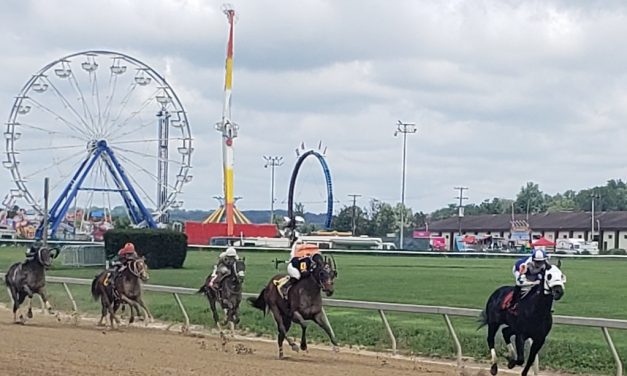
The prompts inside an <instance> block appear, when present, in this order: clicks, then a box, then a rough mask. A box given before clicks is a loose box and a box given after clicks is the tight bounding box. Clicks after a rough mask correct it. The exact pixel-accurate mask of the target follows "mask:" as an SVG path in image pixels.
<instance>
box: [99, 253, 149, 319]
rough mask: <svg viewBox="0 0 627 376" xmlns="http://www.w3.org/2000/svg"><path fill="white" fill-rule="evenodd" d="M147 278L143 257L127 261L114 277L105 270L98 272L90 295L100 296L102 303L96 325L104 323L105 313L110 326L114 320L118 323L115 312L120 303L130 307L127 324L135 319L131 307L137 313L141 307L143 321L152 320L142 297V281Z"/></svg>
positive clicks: (146, 268) (146, 267)
mask: <svg viewBox="0 0 627 376" xmlns="http://www.w3.org/2000/svg"><path fill="white" fill-rule="evenodd" d="M148 278H149V276H148V266H146V263H145V262H144V259H143V258H140V259H138V260H133V261H129V262H128V263H127V264H126V268H124V270H122V271H120V272H118V275H117V276H116V277H113V276H112V272H111V271H107V270H105V271H103V272H102V273H100V274H98V275H97V276H96V277H95V278H94V280H93V281H92V283H91V295H92V297H93V298H94V299H98V298H100V303H101V305H102V312H101V314H102V316H101V317H100V322H99V323H98V325H103V324H104V320H105V317H106V315H107V313H108V314H109V322H110V323H111V327H112V328H114V327H115V325H114V321H115V323H117V324H120V320H119V319H118V317H117V316H116V315H115V313H116V311H117V310H118V308H119V307H120V305H122V304H128V305H129V307H130V314H131V317H130V319H129V324H131V323H133V322H134V321H135V316H134V315H133V308H135V310H136V311H137V312H138V313H139V308H140V307H141V308H142V309H143V318H144V321H146V320H149V321H152V320H153V318H152V315H151V314H150V311H149V310H148V308H147V307H146V304H145V303H144V301H143V299H142V281H143V282H145V281H147V280H148Z"/></svg>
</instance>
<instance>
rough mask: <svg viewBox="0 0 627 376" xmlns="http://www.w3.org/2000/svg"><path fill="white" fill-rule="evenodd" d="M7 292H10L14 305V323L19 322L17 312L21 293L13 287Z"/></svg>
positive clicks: (8, 288)
mask: <svg viewBox="0 0 627 376" xmlns="http://www.w3.org/2000/svg"><path fill="white" fill-rule="evenodd" d="M7 290H8V291H9V296H10V297H11V302H12V303H13V321H15V322H17V310H18V308H19V304H17V302H18V296H19V292H18V291H17V289H16V288H15V287H13V286H12V285H11V286H10V287H7Z"/></svg>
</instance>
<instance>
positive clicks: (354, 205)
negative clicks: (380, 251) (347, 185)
mask: <svg viewBox="0 0 627 376" xmlns="http://www.w3.org/2000/svg"><path fill="white" fill-rule="evenodd" d="M348 197H352V198H353V214H352V216H351V220H352V226H351V228H352V233H353V235H355V227H356V226H355V207H356V204H357V197H361V195H356V194H352V195H348Z"/></svg>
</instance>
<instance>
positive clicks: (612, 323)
mask: <svg viewBox="0 0 627 376" xmlns="http://www.w3.org/2000/svg"><path fill="white" fill-rule="evenodd" d="M0 277H1V278H3V279H4V274H3V273H0ZM46 281H47V282H49V283H59V284H62V285H63V287H64V289H65V292H66V293H67V295H68V297H69V299H70V301H71V302H72V307H73V309H74V310H75V311H78V307H77V304H76V301H75V300H74V297H73V296H72V293H71V291H70V289H69V287H68V285H86V286H91V280H89V279H82V278H68V277H46ZM143 288H144V290H145V291H151V292H159V293H169V294H172V295H173V297H174V300H175V301H176V304H177V305H178V307H179V309H180V310H181V313H182V315H183V319H184V324H183V325H184V328H189V326H190V321H189V315H188V314H187V310H186V309H185V306H184V305H183V303H182V302H181V299H180V297H179V295H181V294H182V295H194V294H196V293H197V289H192V288H187V287H175V286H161V285H148V284H147V285H144V286H143ZM243 295H244V297H255V296H256V294H250V293H244V294H243ZM324 305H325V306H326V307H336V308H351V309H363V310H370V311H377V312H378V313H379V315H380V317H381V321H382V323H383V325H384V327H385V329H386V331H387V334H388V336H389V339H390V343H391V349H392V351H393V353H394V354H396V353H397V345H396V337H395V336H394V331H393V330H392V327H391V326H390V324H389V322H388V320H387V317H386V312H397V313H415V314H432V315H440V316H442V318H443V320H444V323H445V325H446V328H447V329H448V331H449V334H450V335H451V338H452V340H453V344H454V346H455V351H456V358H457V364H458V366H461V365H462V346H461V343H460V341H459V339H458V337H457V333H456V332H455V328H454V327H453V324H452V322H451V319H450V316H459V317H474V318H476V317H478V316H479V314H480V313H481V311H480V310H478V309H470V308H455V307H442V306H427V305H412V304H394V303H377V302H366V301H357V300H338V299H324ZM553 322H554V323H556V324H562V325H573V326H583V327H595V328H600V329H601V331H602V333H603V336H604V338H605V341H606V342H607V345H608V348H609V350H610V353H611V354H612V356H613V357H614V362H615V365H616V375H617V376H623V363H622V361H621V358H620V356H619V354H618V352H617V350H616V347H615V346H614V342H613V340H612V337H611V336H610V333H609V329H622V330H627V320H614V319H604V318H592V317H577V316H559V315H555V316H553ZM534 368H535V369H534V371H535V372H536V374H537V365H536V367H534Z"/></svg>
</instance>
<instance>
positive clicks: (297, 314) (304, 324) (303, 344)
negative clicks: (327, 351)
mask: <svg viewBox="0 0 627 376" xmlns="http://www.w3.org/2000/svg"><path fill="white" fill-rule="evenodd" d="M293 316H294V322H295V323H297V324H299V325H300V328H301V329H302V335H301V337H300V349H301V350H303V351H307V322H306V321H305V319H304V318H303V316H302V315H301V314H300V312H298V311H296V312H294V313H293Z"/></svg>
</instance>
